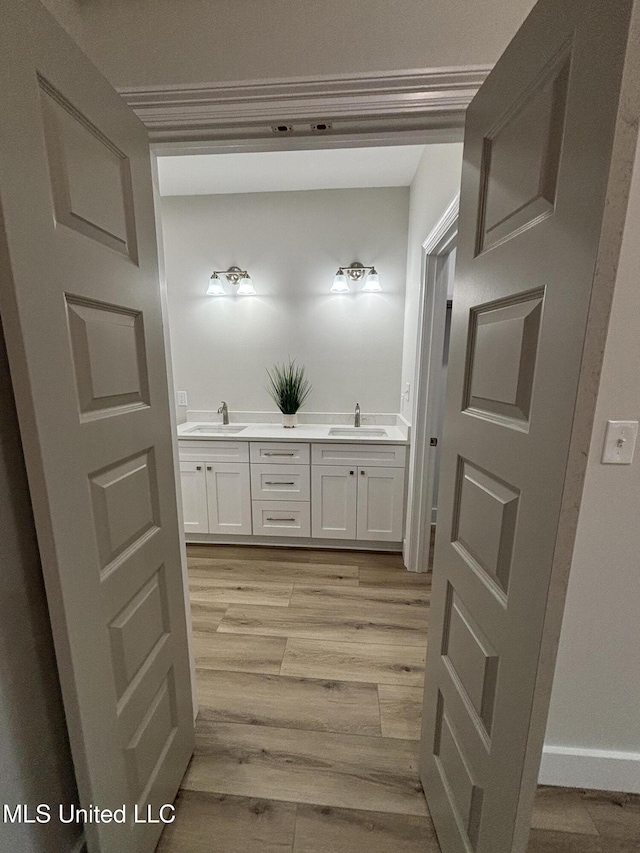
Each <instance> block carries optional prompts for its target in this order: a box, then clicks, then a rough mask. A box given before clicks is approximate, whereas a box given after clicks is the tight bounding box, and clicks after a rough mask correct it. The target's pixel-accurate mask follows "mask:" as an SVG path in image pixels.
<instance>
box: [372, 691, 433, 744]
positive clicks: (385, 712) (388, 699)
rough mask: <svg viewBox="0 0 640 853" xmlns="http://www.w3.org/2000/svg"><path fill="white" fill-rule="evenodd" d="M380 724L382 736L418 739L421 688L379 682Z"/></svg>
mask: <svg viewBox="0 0 640 853" xmlns="http://www.w3.org/2000/svg"><path fill="white" fill-rule="evenodd" d="M378 693H379V695H380V724H381V726H382V735H383V737H395V738H402V739H405V740H419V739H420V722H421V717H422V688H421V687H405V686H404V685H399V684H379V685H378Z"/></svg>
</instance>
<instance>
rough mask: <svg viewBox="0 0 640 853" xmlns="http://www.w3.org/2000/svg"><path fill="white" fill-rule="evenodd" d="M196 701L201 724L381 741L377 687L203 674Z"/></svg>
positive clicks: (261, 676)
mask: <svg viewBox="0 0 640 853" xmlns="http://www.w3.org/2000/svg"><path fill="white" fill-rule="evenodd" d="M198 699H199V703H200V717H199V718H198V719H199V721H200V722H202V723H217V722H222V723H247V724H251V725H259V726H277V727H279V728H288V729H307V730H310V731H320V732H346V733H348V734H361V735H369V736H378V737H379V736H380V711H379V707H378V690H377V686H376V685H375V684H363V683H361V682H347V681H330V680H326V679H324V680H319V679H313V678H291V677H286V676H281V675H260V674H256V673H248V672H217V671H214V670H204V671H201V672H199V673H198Z"/></svg>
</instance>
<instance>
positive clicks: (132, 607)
mask: <svg viewBox="0 0 640 853" xmlns="http://www.w3.org/2000/svg"><path fill="white" fill-rule="evenodd" d="M109 632H110V634H111V649H112V654H113V669H114V675H115V682H116V689H117V691H118V698H121V697H122V695H123V694H124V692H125V690H126V689H127V687H128V686H129V684H130V683H131V681H132V680H133V678H134V676H135V675H136V674H137V673H138V671H139V669H140V667H141V666H142V664H143V663H144V661H145V660H147V658H148V657H149V655H150V654H151V653H152V652H153V650H154V648H155V647H156V646H157V644H158V643H159V642H161V640H162V639H163V638H164V637H167V636H168V635H169V618H168V610H167V601H166V582H165V577H164V567H161V568H160V569H159V570H158V571H157V572H156V573H155V574H154V576H153V577H152V578H151V580H150V581H148V582H147V583H146V584H145V585H144V587H143V588H142V589H141V590H140V592H138V593H137V595H135V596H134V597H133V599H132V600H131V601H129V602H128V604H127V605H126V606H125V607H124V608H123V609H122V611H121V612H120V613H119V614H118V615H117V616H116V618H115V619H114V620H113V621H112V622H111V623H110V625H109Z"/></svg>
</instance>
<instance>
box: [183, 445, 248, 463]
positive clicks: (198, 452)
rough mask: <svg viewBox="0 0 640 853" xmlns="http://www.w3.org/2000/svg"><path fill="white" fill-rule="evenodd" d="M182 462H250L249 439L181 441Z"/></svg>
mask: <svg viewBox="0 0 640 853" xmlns="http://www.w3.org/2000/svg"><path fill="white" fill-rule="evenodd" d="M178 454H179V456H180V461H181V462H248V461H249V442H248V441H217V440H215V441H179V442H178Z"/></svg>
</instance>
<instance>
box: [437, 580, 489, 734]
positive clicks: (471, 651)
mask: <svg viewBox="0 0 640 853" xmlns="http://www.w3.org/2000/svg"><path fill="white" fill-rule="evenodd" d="M445 625H446V628H445V634H444V637H443V646H442V655H443V657H444V658H446V659H448V661H449V664H450V665H451V667H452V668H453V670H454V672H455V674H456V676H457V678H458V679H459V682H460V684H461V685H462V687H463V688H464V690H465V692H466V694H467V696H468V697H469V701H470V702H471V703H472V705H473V707H474V708H475V710H476V712H477V714H478V716H479V718H480V719H481V720H482V723H483V725H484V727H485V730H486V732H487V735H488V736H490V735H491V724H492V721H493V706H494V702H495V693H496V686H497V680H498V664H499V661H500V657H499V655H498V653H497V652H496V651H495V649H494V648H493V647H492V646H491V643H490V642H489V641H488V640H487V638H486V637H485V636H484V634H483V632H482V630H481V629H480V626H479V625H478V624H477V623H476V622H475V620H474V619H473V617H472V616H471V614H470V613H469V611H468V610H467V609H466V607H465V606H464V604H463V603H462V601H461V600H460V598H459V596H458V595H457V593H456V592H455V591H454V589H453V587H452V586H450V587H449V591H448V603H447V614H446V616H445Z"/></svg>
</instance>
